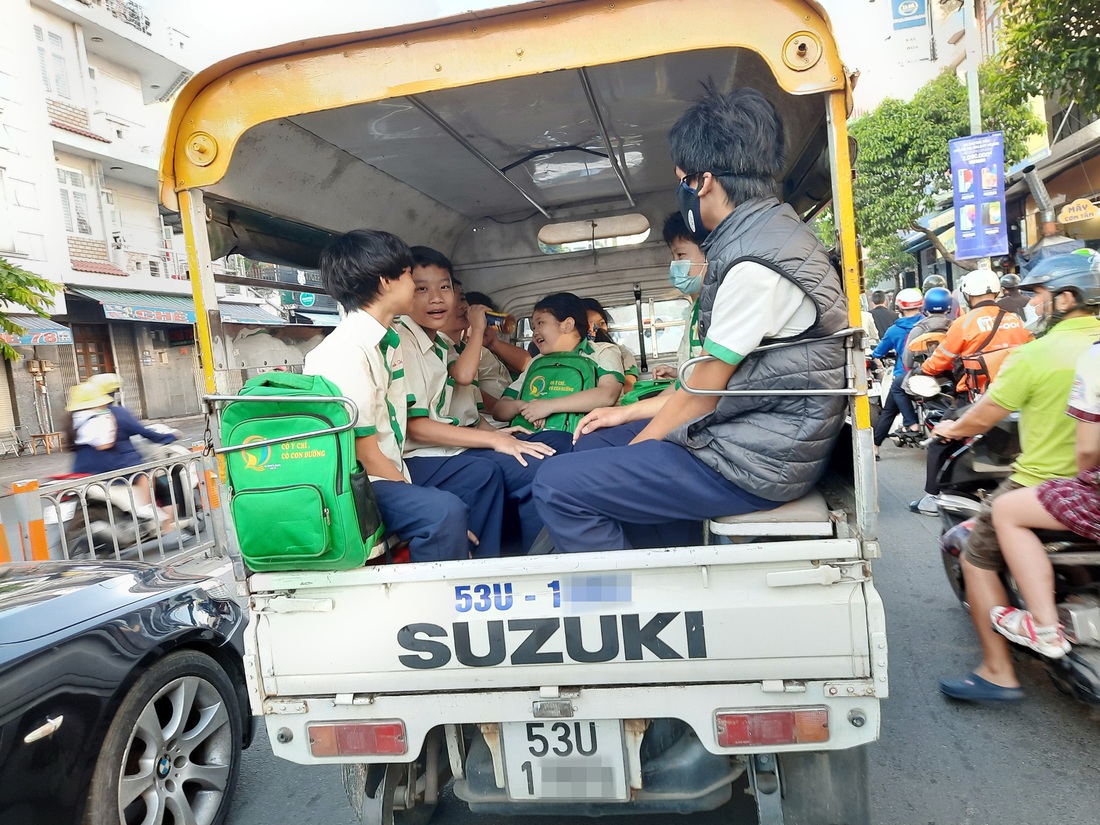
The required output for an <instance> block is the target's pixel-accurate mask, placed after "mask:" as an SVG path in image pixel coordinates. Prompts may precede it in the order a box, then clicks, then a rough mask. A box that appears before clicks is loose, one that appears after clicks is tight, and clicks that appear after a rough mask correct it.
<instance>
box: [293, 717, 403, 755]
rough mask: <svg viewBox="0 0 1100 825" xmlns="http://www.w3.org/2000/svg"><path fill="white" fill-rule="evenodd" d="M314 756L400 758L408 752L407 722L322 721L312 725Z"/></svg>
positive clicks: (311, 734)
mask: <svg viewBox="0 0 1100 825" xmlns="http://www.w3.org/2000/svg"><path fill="white" fill-rule="evenodd" d="M307 731H308V733H309V752H310V753H312V754H313V755H314V756H401V755H402V754H403V753H405V751H406V750H408V746H407V745H406V743H405V723H404V722H400V721H398V722H394V721H388V722H321V723H317V724H313V725H310V726H309V727H308V728H307Z"/></svg>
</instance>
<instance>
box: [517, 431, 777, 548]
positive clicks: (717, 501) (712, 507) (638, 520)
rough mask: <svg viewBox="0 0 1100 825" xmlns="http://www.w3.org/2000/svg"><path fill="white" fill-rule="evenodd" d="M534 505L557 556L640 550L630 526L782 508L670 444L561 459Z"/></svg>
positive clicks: (537, 489) (543, 480) (546, 470)
mask: <svg viewBox="0 0 1100 825" xmlns="http://www.w3.org/2000/svg"><path fill="white" fill-rule="evenodd" d="M616 429H618V428H616ZM534 498H535V507H536V509H537V510H538V512H539V515H540V516H541V517H542V520H543V522H544V523H545V524H546V529H547V530H548V531H549V533H550V538H551V539H552V540H553V542H554V547H555V549H556V551H557V552H558V553H583V552H589V551H593V550H622V549H625V548H627V547H633V546H635V544H636V542H631V541H630V540H629V538H628V536H627V534H626V531H625V529H624V528H626V527H627V526H632V527H634V528H635V529H640V528H641V527H642V526H644V525H654V526H658V525H659V526H661V527H663V528H667V527H668V526H669V525H670V524H671V523H674V522H683V521H684V520H691V521H702V520H705V519H708V518H716V517H718V516H730V515H736V514H740V513H751V512H755V511H757V510H770V509H772V508H775V507H778V506H779V505H780V504H781V503H782V502H775V501H768V500H767V499H763V498H760V497H759V496H755V495H753V494H752V493H749V492H747V491H745V490H742V489H741V488H739V487H738V486H737V485H735V484H733V483H732V482H730V481H728V480H727V479H726V478H724V477H723V476H722V475H720V474H719V473H717V472H715V471H714V470H712V469H711V468H710V467H708V466H707V465H705V464H703V462H701V461H699V460H698V459H697V458H695V456H693V455H692V453H691V451H690V450H687V449H685V448H684V447H681V446H679V445H678V444H672V443H670V442H668V441H643V442H642V443H640V444H631V445H628V446H626V447H606V448H604V449H598V450H584V451H581V452H573V453H571V454H569V455H564V456H560V457H555V458H554V459H552V460H551V461H547V462H544V464H543V466H541V467H540V468H539V471H538V473H537V474H536V476H535V486H534Z"/></svg>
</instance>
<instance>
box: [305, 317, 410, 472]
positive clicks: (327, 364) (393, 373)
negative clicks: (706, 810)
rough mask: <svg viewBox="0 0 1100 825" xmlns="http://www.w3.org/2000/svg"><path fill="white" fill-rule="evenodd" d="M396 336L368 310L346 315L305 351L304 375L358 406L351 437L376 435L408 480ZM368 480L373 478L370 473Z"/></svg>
mask: <svg viewBox="0 0 1100 825" xmlns="http://www.w3.org/2000/svg"><path fill="white" fill-rule="evenodd" d="M399 344H400V339H399V338H398V335H397V333H396V332H395V331H394V330H393V329H387V328H386V327H384V326H382V325H381V324H380V323H378V321H377V319H375V318H374V316H372V315H371V314H370V313H369V312H363V311H361V310H358V311H355V312H351V313H348V315H347V317H345V318H344V319H343V320H342V321H341V322H340V323H339V324H338V325H337V326H336V329H334V330H333V331H332V332H331V333H329V335H328V336H327V337H326V338H325V340H323V341H322V342H321V343H320V344H318V345H317V346H316V347H314V348H313V349H312V350H311V351H310V352H309V354H308V355H306V360H305V368H304V369H303V370H302V371H303V372H304V373H305V374H306V375H320V376H322V377H324V378H327V379H328V380H329V381H331V382H332V383H333V384H335V385H336V386H337V387H339V388H340V392H342V393H343V394H344V395H346V396H347V397H348V398H350V399H351V400H352V401H354V402H355V404H356V406H357V407H359V418H358V420H357V421H356V422H355V430H354V433H355V436H356V437H357V438H364V437H366V436H371V435H375V436H377V437H378V449H379V450H380V451H381V452H382V455H384V456H385V457H386V458H388V459H389V460H390V461H392V462H393V465H394V467H396V468H397V469H398V470H399V471H400V472H401V475H403V476H404V477H405V480H406V481H410V482H411V481H412V478H411V477H410V476H409V471H408V468H406V467H405V461H404V459H403V458H402V457H401V450H402V444H403V443H404V440H405V431H406V423H407V422H406V395H405V382H404V368H403V355H402V352H401V347H400V346H399ZM371 478H372V480H373V479H375V478H376V477H375V476H371Z"/></svg>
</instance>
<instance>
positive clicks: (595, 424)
mask: <svg viewBox="0 0 1100 825" xmlns="http://www.w3.org/2000/svg"><path fill="white" fill-rule="evenodd" d="M629 420H630V419H629V418H628V417H627V409H626V407H597V408H596V409H594V410H592V412H590V413H589V414H588V415H586V416H585V417H584V418H582V419H581V423H580V424H578V425H577V429H576V430H574V431H573V443H574V444H576V443H577V439H578V438H580V437H581V436H582V435H588V433H594V432H596V430H602V429H604V428H605V427H618V426H619V425H620V424H626V423H627V422H628V421H629Z"/></svg>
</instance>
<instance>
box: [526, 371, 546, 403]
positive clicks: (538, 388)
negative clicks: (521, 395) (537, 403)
mask: <svg viewBox="0 0 1100 825" xmlns="http://www.w3.org/2000/svg"><path fill="white" fill-rule="evenodd" d="M529 392H530V395H531V397H532V398H541V397H542V396H543V395H545V394H546V376H545V375H536V376H535V377H534V378H532V379H531V384H530V386H529Z"/></svg>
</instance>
